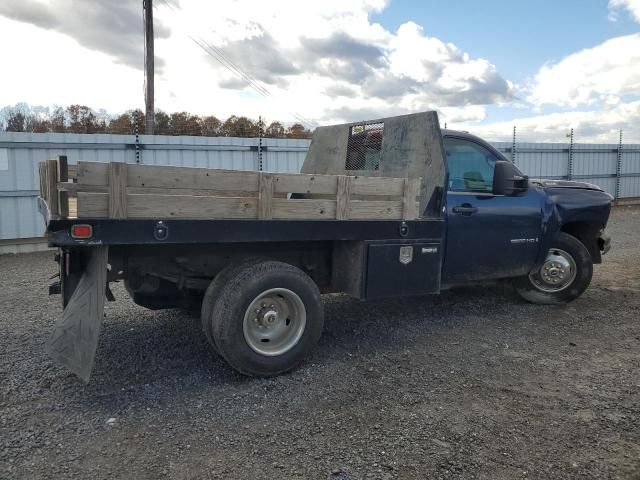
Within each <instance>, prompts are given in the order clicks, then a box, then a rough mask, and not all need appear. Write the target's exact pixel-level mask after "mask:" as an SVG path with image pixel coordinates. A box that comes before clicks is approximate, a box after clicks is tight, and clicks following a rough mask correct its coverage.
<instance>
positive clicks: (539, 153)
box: [493, 142, 640, 199]
mask: <svg viewBox="0 0 640 480" xmlns="http://www.w3.org/2000/svg"><path fill="white" fill-rule="evenodd" d="M493 145H494V146H495V147H496V148H498V150H500V151H501V152H503V153H504V154H505V155H506V156H507V157H508V158H510V159H511V160H512V161H514V163H515V164H516V165H517V166H518V168H520V170H522V171H523V173H525V174H527V175H529V176H530V177H535V178H550V179H567V180H582V181H585V182H589V183H595V184H596V185H599V186H600V187H601V188H603V189H604V190H606V191H607V192H609V193H610V194H611V195H613V196H614V197H616V198H619V199H622V198H633V197H640V145H630V144H626V145H625V144H587V143H584V144H583V143H577V144H572V143H566V144H565V143H517V144H515V145H514V144H513V143H509V142H494V143H493Z"/></svg>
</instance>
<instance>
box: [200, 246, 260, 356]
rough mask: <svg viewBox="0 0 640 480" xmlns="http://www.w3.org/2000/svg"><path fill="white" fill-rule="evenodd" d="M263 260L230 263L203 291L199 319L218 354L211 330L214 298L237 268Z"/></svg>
mask: <svg viewBox="0 0 640 480" xmlns="http://www.w3.org/2000/svg"><path fill="white" fill-rule="evenodd" d="M264 261H266V260H265V259H264V258H249V259H245V260H242V261H241V262H240V263H232V264H230V265H228V266H226V267H225V268H223V269H222V270H221V271H220V272H218V274H217V275H216V276H215V277H214V278H213V280H212V281H211V283H210V284H209V286H208V287H207V290H206V291H205V293H204V297H203V299H202V305H201V307H200V321H201V322H202V331H203V332H204V334H205V336H206V337H207V340H208V341H209V343H210V344H211V346H212V347H213V350H214V351H215V352H216V353H217V354H219V351H218V347H217V346H216V341H215V339H214V338H213V334H212V332H211V312H212V310H213V306H214V304H215V302H216V300H217V299H218V297H219V296H220V291H221V290H222V287H224V286H225V285H226V284H227V283H228V282H229V281H230V280H231V279H232V278H233V277H234V276H235V275H237V272H238V271H239V270H241V269H243V268H245V267H246V266H248V265H253V264H256V263H260V262H264Z"/></svg>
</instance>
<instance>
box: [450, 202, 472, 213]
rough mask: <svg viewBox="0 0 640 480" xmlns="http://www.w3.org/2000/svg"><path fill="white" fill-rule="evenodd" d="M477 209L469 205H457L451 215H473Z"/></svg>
mask: <svg viewBox="0 0 640 480" xmlns="http://www.w3.org/2000/svg"><path fill="white" fill-rule="evenodd" d="M477 211H478V209H477V208H476V207H473V206H471V204H469V203H463V204H462V205H458V206H457V207H453V213H460V214H462V215H467V216H469V215H473V214H474V213H476V212H477Z"/></svg>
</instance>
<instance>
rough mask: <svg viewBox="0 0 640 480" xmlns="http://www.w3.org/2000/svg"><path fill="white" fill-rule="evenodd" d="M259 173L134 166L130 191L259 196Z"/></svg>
mask: <svg viewBox="0 0 640 480" xmlns="http://www.w3.org/2000/svg"><path fill="white" fill-rule="evenodd" d="M258 173H259V172H254V171H239V170H216V169H211V168H191V167H169V166H158V165H130V166H129V169H128V172H127V184H128V185H129V186H130V187H161V188H188V189H201V190H218V191H221V192H224V191H250V192H257V191H258Z"/></svg>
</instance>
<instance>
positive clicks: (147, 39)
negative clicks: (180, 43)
mask: <svg viewBox="0 0 640 480" xmlns="http://www.w3.org/2000/svg"><path fill="white" fill-rule="evenodd" d="M151 2H152V0H143V2H142V8H143V10H144V66H145V70H144V87H145V88H144V90H145V93H144V105H145V120H146V122H145V123H146V127H145V133H146V134H147V135H153V125H154V123H155V114H154V106H153V86H154V85H153V84H154V72H155V69H154V56H153V5H152V3H151Z"/></svg>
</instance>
